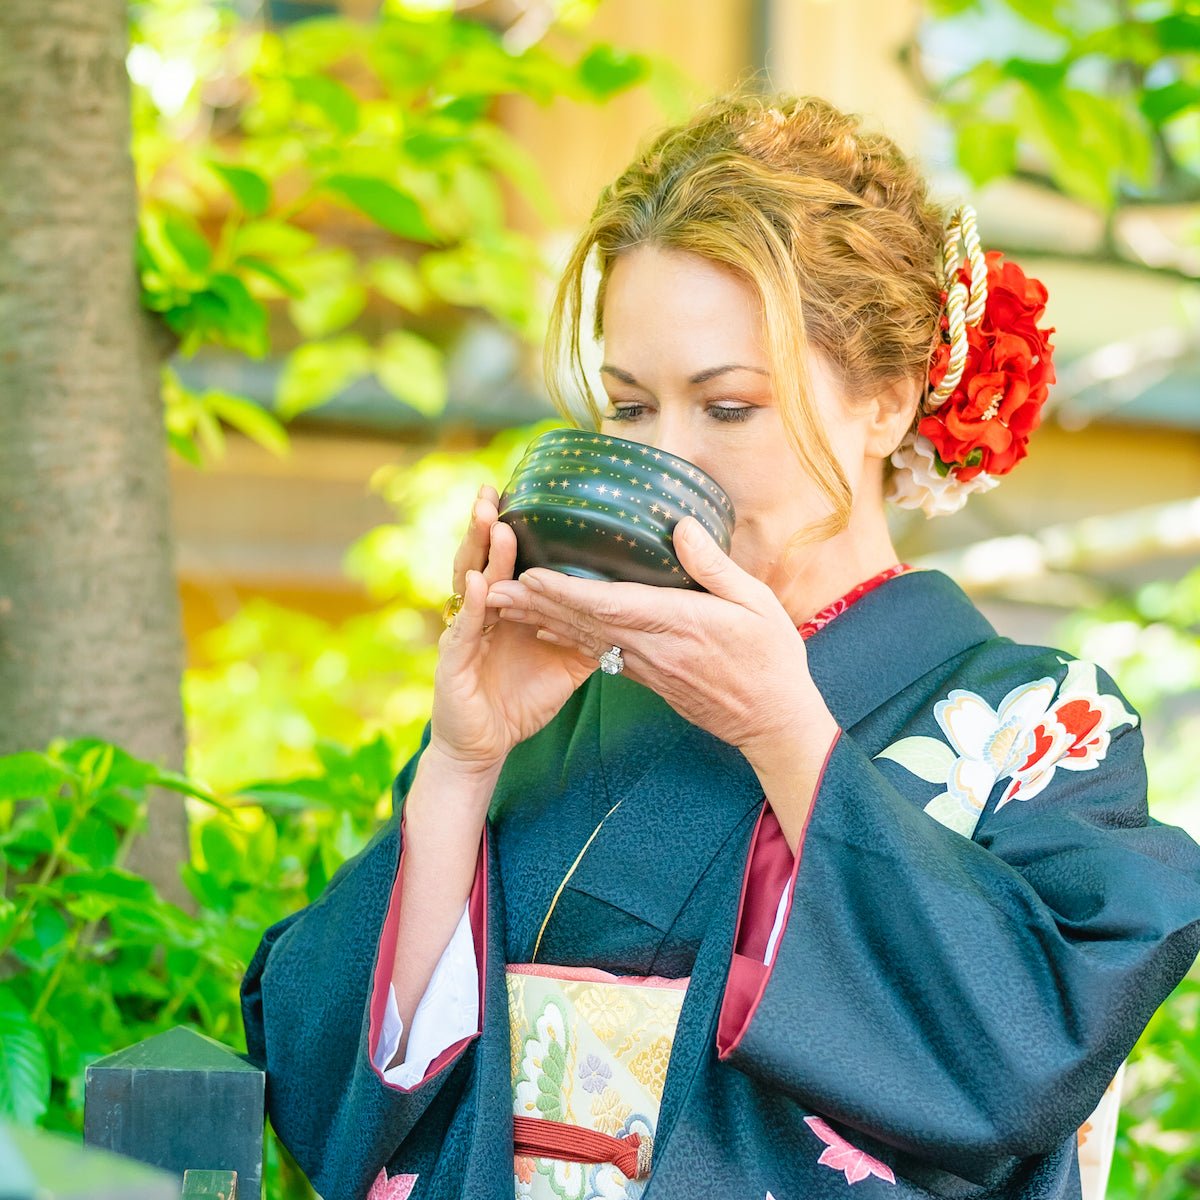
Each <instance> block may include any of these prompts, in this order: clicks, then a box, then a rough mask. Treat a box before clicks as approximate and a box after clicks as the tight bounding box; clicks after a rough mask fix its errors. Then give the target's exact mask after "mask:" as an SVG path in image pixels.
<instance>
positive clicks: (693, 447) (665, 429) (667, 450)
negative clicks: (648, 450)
mask: <svg viewBox="0 0 1200 1200" xmlns="http://www.w3.org/2000/svg"><path fill="white" fill-rule="evenodd" d="M648 432H649V434H650V436H649V438H648V440H649V441H651V442H653V443H654V445H655V446H657V447H658V449H659V450H661V451H662V452H663V453H664V454H671V455H673V456H674V457H675V458H679V459H684V460H686V461H687V462H690V463H694V464H695V465H696V466H698V467H702V464H701V463H700V462H699V461H698V457H703V456H704V450H703V448H702V447H701V446H700V444H699V442H698V440H697V438H696V436H695V431H694V430H692V429H689V428H688V427H687V424H686V421H685V420H684V419H683V418H682V417H680V416H676V415H666V416H662V415H660V416H659V418H658V420H657V421H656V422H655V424H654V427H653V428H652V429H651V430H649V431H648Z"/></svg>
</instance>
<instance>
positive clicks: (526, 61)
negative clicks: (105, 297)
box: [129, 0, 671, 463]
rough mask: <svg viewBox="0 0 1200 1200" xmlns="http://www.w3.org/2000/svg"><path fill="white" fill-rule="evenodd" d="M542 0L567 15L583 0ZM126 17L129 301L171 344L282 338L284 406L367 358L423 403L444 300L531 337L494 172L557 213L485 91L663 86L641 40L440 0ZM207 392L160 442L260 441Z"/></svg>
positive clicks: (266, 437)
mask: <svg viewBox="0 0 1200 1200" xmlns="http://www.w3.org/2000/svg"><path fill="white" fill-rule="evenodd" d="M559 7H560V8H561V16H562V19H563V28H564V29H569V30H571V31H574V30H576V29H578V28H581V27H582V24H583V22H584V21H585V19H586V17H587V16H588V15H589V14H590V12H591V10H592V8H593V7H594V6H593V5H591V3H590V2H588V3H578V2H574V3H569V4H566V5H562V6H559ZM133 23H134V31H135V32H134V39H135V46H134V50H133V53H132V54H131V56H130V63H129V69H130V73H131V77H132V78H133V80H134V83H135V104H136V117H135V142H134V152H135V159H136V160H137V165H138V178H139V184H140V187H141V190H142V217H141V231H140V237H139V248H138V265H139V270H140V272H141V277H142V295H143V303H144V304H145V305H146V307H147V308H149V309H151V310H152V311H154V312H156V313H158V314H160V316H161V318H162V320H163V322H164V323H165V324H166V325H167V326H168V327H169V328H170V329H171V330H172V331H173V332H174V333H175V334H176V335H177V337H178V339H179V350H180V353H181V354H182V355H183V356H184V357H189V356H191V355H193V354H194V353H196V351H198V350H199V349H201V348H202V347H205V346H223V347H227V348H230V349H233V350H238V351H241V352H243V353H246V354H249V355H254V356H259V357H261V356H265V355H267V354H269V353H271V352H272V351H276V352H277V353H280V357H283V354H284V353H285V352H286V362H285V365H284V367H283V372H282V377H281V379H280V382H279V387H278V396H279V408H278V415H279V416H280V417H282V418H284V419H287V418H290V417H292V416H295V415H297V414H299V413H301V412H305V411H307V410H309V409H311V408H313V407H316V406H318V405H320V404H323V403H325V402H326V401H327V400H328V399H329V398H330V397H331V396H333V395H336V394H337V393H338V392H339V391H340V390H341V389H342V388H343V387H345V386H347V385H348V384H351V383H353V382H354V380H355V379H357V378H360V377H362V376H364V375H366V374H367V373H369V372H370V371H372V370H373V371H374V372H375V374H376V375H377V377H378V378H379V379H380V381H381V382H382V383H383V386H384V387H385V389H386V390H388V391H389V392H391V393H393V394H395V395H396V396H397V397H399V398H400V399H401V400H402V401H404V402H407V403H409V404H410V405H411V406H412V407H414V408H415V409H417V410H419V411H421V412H423V413H425V414H427V415H433V414H434V413H436V412H437V411H439V410H440V408H441V406H442V404H443V402H444V380H443V379H442V376H441V370H440V353H441V352H440V350H439V349H438V348H437V346H444V345H445V344H446V343H447V342H448V341H449V340H450V338H451V337H452V334H453V328H454V325H455V321H456V317H455V311H454V310H455V309H458V308H469V309H482V310H484V311H486V312H488V313H489V314H491V315H492V316H494V317H495V318H496V319H498V320H499V321H501V322H503V323H505V324H507V325H509V326H510V327H512V328H513V330H514V331H515V332H516V333H517V334H518V335H519V336H521V337H525V338H530V339H535V338H537V337H538V336H539V335H540V333H541V330H542V323H543V312H542V309H541V302H540V301H539V291H544V289H543V288H542V286H541V285H542V282H543V281H542V279H541V277H540V276H541V271H542V269H543V268H542V265H541V263H540V254H539V251H538V249H537V247H536V245H535V244H534V243H533V242H532V241H531V240H529V239H527V238H522V237H519V236H518V235H517V234H515V233H514V232H512V230H511V229H510V228H509V223H510V219H511V218H510V213H509V211H508V208H509V204H508V200H507V197H506V195H505V191H504V189H503V187H502V183H507V184H509V185H511V186H512V187H513V188H515V189H516V190H517V192H519V193H520V195H521V197H522V198H523V199H524V200H525V202H526V203H527V204H528V205H529V206H530V207H531V209H532V210H533V212H534V213H535V214H536V215H537V217H538V218H539V219H541V220H543V221H545V222H551V221H555V220H557V213H556V212H555V209H554V205H553V203H552V202H551V200H550V198H549V193H548V191H547V188H546V186H545V181H544V180H542V179H541V177H540V173H539V171H538V170H537V168H536V166H535V164H534V162H533V160H532V158H531V157H530V155H529V154H528V153H527V152H526V151H525V150H523V149H522V148H521V147H520V146H519V145H517V144H516V143H515V142H514V141H513V140H512V139H511V138H509V137H508V135H507V134H505V133H504V131H503V130H502V129H501V128H500V126H499V125H498V124H497V122H496V119H495V115H496V114H495V111H494V102H495V100H496V98H497V97H500V96H504V95H512V94H519V95H524V96H527V97H530V98H531V99H533V100H535V101H536V102H538V103H549V102H550V101H552V100H554V99H557V98H560V97H566V98H569V99H571V100H575V101H581V102H604V101H606V100H608V99H609V98H611V97H612V96H614V95H616V94H618V93H619V92H621V91H623V90H626V89H628V88H630V87H634V86H637V85H639V84H642V83H649V84H651V85H652V86H654V87H655V88H656V94H657V95H659V97H660V99H662V98H663V97H664V95H666V94H667V93H669V92H670V91H671V87H669V86H667V84H665V83H664V80H665V78H666V76H665V74H664V73H663V71H661V70H659V68H658V66H657V65H656V64H654V63H653V62H652V61H651V60H650V59H648V58H646V57H645V56H642V55H638V54H631V53H627V52H625V51H623V50H622V49H620V48H619V47H615V46H612V45H608V44H602V45H596V46H588V45H587V44H586V43H584V44H582V46H580V45H578V44H577V45H576V46H575V47H573V48H571V49H570V50H569V51H568V52H567V53H565V54H560V53H557V52H552V51H551V50H550V49H548V48H547V46H546V45H545V44H542V43H541V41H540V37H535V38H533V39H531V40H529V41H525V40H521V39H520V38H517V37H515V35H512V31H510V35H506V34H504V33H503V32H501V31H498V30H496V29H495V28H493V27H492V26H491V25H490V24H487V23H484V22H481V21H477V20H472V19H470V18H469V17H464V16H460V15H459V14H457V13H456V12H455V11H454V10H453V6H452V5H442V6H437V5H435V6H433V7H432V8H431V7H430V6H428V5H420V6H414V5H413V4H394V5H385V6H383V9H382V12H381V14H380V16H379V18H378V20H376V21H373V22H365V23H364V22H354V21H349V20H345V19H343V18H341V17H337V16H319V17H314V18H311V19H307V20H303V21H298V22H294V23H291V24H288V25H287V26H285V27H284V28H282V29H262V28H258V27H256V26H254V25H252V24H248V23H244V22H239V21H238V20H236V19H234V18H233V17H232V15H231V14H230V13H227V12H222V13H220V14H218V13H217V12H216V11H215V9H211V8H210V6H209V5H208V4H207V3H206V2H205V0H178V2H173V3H170V4H168V3H165V2H164V0H157V2H156V0H147V2H139V3H138V4H136V5H135V6H134V12H133ZM664 88H665V91H664ZM154 114H157V120H154V119H152V115H154ZM218 146H219V149H218ZM337 209H342V210H343V212H344V217H343V218H342V219H338V217H337V212H336V210H337ZM331 214H332V219H331ZM348 230H351V231H353V234H352V236H354V238H355V242H356V244H355V245H354V246H353V247H351V246H350V245H348V244H347V237H348V235H347V231H348ZM364 242H365V243H366V245H365V247H364ZM373 298H377V299H379V300H382V301H384V302H385V303H388V304H392V305H395V306H397V308H398V309H399V310H402V311H403V312H405V313H413V312H420V313H422V314H423V315H425V316H431V317H432V318H433V320H434V321H435V322H436V327H434V326H429V325H423V327H422V329H421V335H420V336H418V335H417V333H416V332H415V331H411V332H410V331H408V330H404V331H403V332H401V333H394V334H392V335H391V336H389V337H387V338H386V339H380V338H379V335H377V334H374V333H368V332H366V330H367V328H369V327H370V326H369V325H368V323H367V322H363V321H362V320H361V318H363V316H364V313H366V311H367V308H368V306H369V305H371V304H372V301H373ZM276 311H280V312H282V313H285V314H286V316H287V318H288V319H289V320H290V322H291V326H292V328H293V329H294V333H295V336H287V335H286V334H285V337H284V339H283V340H282V345H283V346H284V347H286V351H280V350H279V349H278V348H277V347H276V346H275V345H274V344H273V341H274V335H275V331H276V330H277V329H278V323H276V322H274V321H272V320H269V319H268V318H269V314H270V315H271V316H273V315H274V313H275V312H276ZM375 327H377V326H375ZM392 327H393V328H394V323H393V326H392ZM368 338H369V339H370V341H368V340H367V339H368ZM426 338H428V339H429V340H428V341H426V340H425V339H426ZM297 342H299V345H297V344H296V343H297ZM371 343H374V344H371ZM435 343H436V346H435ZM218 407H219V405H218ZM225 409H226V412H225V413H224V414H220V413H217V412H215V410H214V406H213V405H212V404H209V403H207V402H197V403H191V402H189V404H187V405H185V406H182V407H181V406H179V405H176V406H175V412H174V418H175V419H174V420H173V421H172V420H168V436H169V437H170V439H171V443H172V445H174V446H175V448H176V449H177V450H178V452H179V453H180V454H182V455H184V456H185V457H187V458H188V459H189V461H194V462H197V463H198V462H201V461H203V455H204V453H214V452H219V449H220V446H221V443H222V434H221V428H222V425H223V424H225V425H233V426H235V427H237V428H243V427H245V428H247V429H252V430H254V431H255V433H254V436H256V437H257V438H258V440H260V441H262V442H263V443H264V444H272V445H278V443H279V439H278V437H276V436H275V431H274V429H273V428H272V427H271V426H269V425H266V424H264V423H263V422H262V421H260V420H259V419H258V418H257V416H256V415H255V414H254V413H253V412H252V411H250V410H249V409H246V408H244V407H242V406H241V405H239V404H237V403H236V402H235V403H232V404H226V405H225ZM180 426H183V428H180Z"/></svg>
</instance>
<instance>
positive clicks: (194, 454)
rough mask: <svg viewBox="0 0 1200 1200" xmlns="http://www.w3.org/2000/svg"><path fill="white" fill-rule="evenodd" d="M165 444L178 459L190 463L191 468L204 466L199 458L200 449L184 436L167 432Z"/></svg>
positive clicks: (202, 460)
mask: <svg viewBox="0 0 1200 1200" xmlns="http://www.w3.org/2000/svg"><path fill="white" fill-rule="evenodd" d="M167 444H168V445H169V446H170V447H171V449H172V450H174V451H175V453H176V454H178V455H179V457H180V458H182V459H183V460H184V461H185V462H188V463H191V465H192V466H193V467H203V466H204V459H203V458H202V457H201V456H200V448H199V447H198V446H197V445H196V443H195V442H194V441H193V440H192V439H191V438H190V437H188V436H187V435H186V434H183V433H173V432H171V431H170V430H168V431H167Z"/></svg>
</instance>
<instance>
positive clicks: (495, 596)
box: [487, 592, 513, 608]
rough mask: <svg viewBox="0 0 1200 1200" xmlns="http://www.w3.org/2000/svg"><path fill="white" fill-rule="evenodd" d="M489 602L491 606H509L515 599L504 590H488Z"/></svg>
mask: <svg viewBox="0 0 1200 1200" xmlns="http://www.w3.org/2000/svg"><path fill="white" fill-rule="evenodd" d="M487 602H488V607H489V608H508V607H509V606H510V605H511V604H512V602H513V601H512V597H511V596H506V595H505V594H504V593H503V592H488V597H487Z"/></svg>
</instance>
